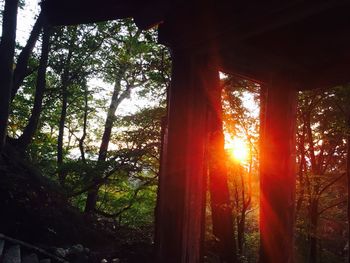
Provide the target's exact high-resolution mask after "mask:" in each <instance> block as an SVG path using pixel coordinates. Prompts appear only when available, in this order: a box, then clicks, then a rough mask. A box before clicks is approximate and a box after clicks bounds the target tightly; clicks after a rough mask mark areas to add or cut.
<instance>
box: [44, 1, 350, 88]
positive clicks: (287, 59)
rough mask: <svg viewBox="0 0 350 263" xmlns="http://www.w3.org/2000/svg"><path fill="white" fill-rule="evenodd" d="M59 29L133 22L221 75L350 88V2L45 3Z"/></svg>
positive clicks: (262, 80) (260, 80) (50, 17)
mask: <svg viewBox="0 0 350 263" xmlns="http://www.w3.org/2000/svg"><path fill="white" fill-rule="evenodd" d="M42 5H43V9H44V10H45V12H46V14H47V18H48V21H49V23H51V24H54V25H62V24H65V25H66V24H77V23H90V22H97V21H103V20H111V19H119V18H126V17H133V18H134V20H135V22H136V23H137V25H138V26H139V27H140V28H142V29H145V28H149V27H151V26H153V25H156V24H159V25H160V26H159V38H160V42H161V43H164V44H167V45H169V46H170V47H171V48H172V49H174V50H182V51H185V52H186V51H190V52H196V53H199V54H201V53H202V54H206V55H210V56H214V57H215V59H216V60H217V61H218V63H219V65H220V68H221V70H222V71H224V72H227V73H232V74H237V75H240V76H243V77H246V78H249V79H252V80H255V81H258V82H269V81H270V80H271V79H274V80H277V81H281V83H283V81H288V82H290V83H292V84H293V85H295V87H296V88H298V89H300V90H302V89H311V88H318V87H328V86H334V85H338V84H343V83H347V82H350V0H328V1H326V0H304V1H302V0H291V1H284V2H282V1H277V0H273V1H272V0H269V1H261V0H250V1H248V0H244V1H243V0H240V1H238V0H237V1H234V0H215V1H208V0H187V1H185V0H172V1H171V0H163V1H162V0H148V1H147V0H85V1H84V0H74V1H73V0H44V2H43V4H42Z"/></svg>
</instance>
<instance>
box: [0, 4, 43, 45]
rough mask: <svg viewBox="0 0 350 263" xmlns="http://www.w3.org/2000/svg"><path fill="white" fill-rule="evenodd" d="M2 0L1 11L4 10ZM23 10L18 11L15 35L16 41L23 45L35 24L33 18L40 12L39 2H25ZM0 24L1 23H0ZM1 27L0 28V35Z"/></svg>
mask: <svg viewBox="0 0 350 263" xmlns="http://www.w3.org/2000/svg"><path fill="white" fill-rule="evenodd" d="M4 2H5V1H4V0H0V9H1V11H2V10H3V8H4ZM25 2H26V3H25V6H24V7H23V9H19V10H18V16H17V35H16V40H17V41H18V42H19V43H20V44H21V45H24V44H25V43H26V41H27V39H28V37H29V34H30V31H31V29H32V27H33V25H34V23H35V16H36V15H38V13H39V11H40V6H39V0H26V1H25ZM0 23H1V24H2V21H1V22H0ZM1 33H2V27H0V34H1Z"/></svg>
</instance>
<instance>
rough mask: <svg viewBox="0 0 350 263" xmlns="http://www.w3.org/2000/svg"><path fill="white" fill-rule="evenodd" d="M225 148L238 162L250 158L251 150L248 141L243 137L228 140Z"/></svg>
mask: <svg viewBox="0 0 350 263" xmlns="http://www.w3.org/2000/svg"><path fill="white" fill-rule="evenodd" d="M225 148H226V149H227V150H228V152H229V154H230V156H231V157H232V158H233V159H234V160H236V161H238V162H244V161H246V160H247V159H248V155H249V150H248V147H247V144H246V142H245V141H244V140H243V139H241V138H238V137H236V138H233V139H230V140H228V141H227V142H226V144H225Z"/></svg>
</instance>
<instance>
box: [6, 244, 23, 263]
mask: <svg viewBox="0 0 350 263" xmlns="http://www.w3.org/2000/svg"><path fill="white" fill-rule="evenodd" d="M3 263H21V249H20V247H19V245H15V246H12V247H10V248H9V249H7V250H6V252H5V253H4V259H3Z"/></svg>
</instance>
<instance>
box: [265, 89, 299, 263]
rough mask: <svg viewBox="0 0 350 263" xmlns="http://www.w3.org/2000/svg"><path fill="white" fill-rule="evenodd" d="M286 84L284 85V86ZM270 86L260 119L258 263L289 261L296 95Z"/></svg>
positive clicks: (290, 262)
mask: <svg viewBox="0 0 350 263" xmlns="http://www.w3.org/2000/svg"><path fill="white" fill-rule="evenodd" d="M286 84H287V83H286ZM280 87H281V83H279V84H278V83H270V84H269V86H268V87H267V97H266V104H265V106H266V108H265V112H264V113H263V115H262V116H264V117H263V118H264V119H262V122H263V124H262V127H263V130H262V131H261V160H260V235H261V236H260V261H259V262H260V263H292V262H293V250H294V247H293V245H294V244H293V242H294V240H293V230H294V229H293V228H294V198H295V173H296V171H295V125H296V104H297V92H296V90H294V89H293V88H291V87H289V86H288V85H284V86H283V87H284V92H281V89H280Z"/></svg>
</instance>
